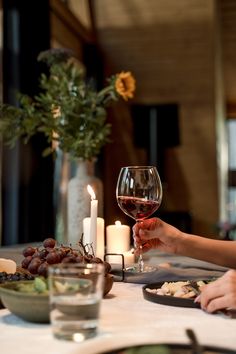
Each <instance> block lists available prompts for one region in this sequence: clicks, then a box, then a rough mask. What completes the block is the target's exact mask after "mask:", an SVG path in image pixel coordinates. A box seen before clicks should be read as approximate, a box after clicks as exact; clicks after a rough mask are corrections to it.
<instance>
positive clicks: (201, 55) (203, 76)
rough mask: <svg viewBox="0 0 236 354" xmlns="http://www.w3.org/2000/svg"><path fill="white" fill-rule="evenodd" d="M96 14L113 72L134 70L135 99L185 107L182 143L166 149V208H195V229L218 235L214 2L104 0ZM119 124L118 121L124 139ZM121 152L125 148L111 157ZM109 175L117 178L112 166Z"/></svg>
mask: <svg viewBox="0 0 236 354" xmlns="http://www.w3.org/2000/svg"><path fill="white" fill-rule="evenodd" d="M95 13H96V21H97V28H98V34H97V35H98V40H99V44H100V47H101V50H102V51H103V53H104V58H105V60H106V67H107V74H110V73H114V72H118V71H121V70H131V71H132V72H133V73H134V75H135V77H136V79H137V94H136V96H135V99H134V102H135V103H138V104H159V103H169V102H176V103H177V104H178V105H179V108H180V117H179V118H180V127H181V130H180V133H181V136H180V140H181V144H180V146H177V147H175V148H171V149H168V150H167V151H166V174H167V182H166V184H165V185H164V199H163V205H164V206H165V208H166V209H167V210H172V211H178V210H185V211H188V212H190V213H191V214H192V218H193V231H194V232H195V233H201V234H205V235H207V236H210V237H212V236H214V235H215V225H216V223H217V222H218V219H219V207H218V205H219V196H218V180H217V178H218V177H217V152H216V122H215V118H216V117H215V102H214V99H215V98H214V94H215V58H214V55H215V50H216V48H215V32H214V31H215V21H216V19H215V2H214V0H207V1H206V0H179V1H175V0H149V1H142V0H133V1H130V0H120V1H116V0H99V1H98V2H95ZM121 114H122V112H121ZM114 119H115V118H114ZM127 119H128V118H127ZM116 124H117V123H115V121H114V120H113V129H114V130H115V134H116V135H117V136H120V137H121V136H122V135H123V132H122V131H117V130H116ZM124 129H125V127H124ZM170 129H171V127H170ZM131 140H132V139H131ZM116 149H117V150H119V149H120V146H118V145H117V146H114V149H113V151H112V152H110V154H111V156H114V154H116ZM124 149H125V148H124V146H123V150H124ZM134 151H135V147H134ZM134 154H135V153H134ZM123 156H125V158H124V160H123V164H127V163H128V161H127V155H124V154H123ZM134 156H135V155H134ZM108 159H109V163H110V161H111V159H112V158H111V157H109V158H108ZM131 160H132V159H131ZM131 160H130V161H131ZM119 163H120V164H122V158H120V160H119ZM107 178H110V180H113V179H114V177H113V175H112V174H110V173H109V170H108V172H107ZM113 183H114V182H113ZM109 198H114V195H110V196H109Z"/></svg>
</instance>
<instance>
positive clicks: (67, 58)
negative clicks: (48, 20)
mask: <svg viewBox="0 0 236 354" xmlns="http://www.w3.org/2000/svg"><path fill="white" fill-rule="evenodd" d="M38 60H39V61H43V62H45V63H46V64H47V66H48V75H46V74H45V73H42V74H41V76H40V79H39V93H38V94H37V95H35V96H34V97H30V96H27V95H23V94H19V107H15V106H12V105H8V104H2V105H1V112H0V118H1V121H0V132H1V133H2V135H3V140H4V142H5V143H6V144H7V145H9V146H11V147H13V146H14V145H15V143H16V141H17V139H19V138H20V137H21V138H23V141H24V143H27V142H28V141H29V139H30V138H31V137H32V136H34V135H35V134H37V133H40V132H41V133H43V134H44V135H45V137H46V138H47V141H48V148H46V149H45V151H44V155H45V156H46V155H48V154H50V153H53V152H55V146H58V147H59V148H60V149H61V150H62V151H64V152H67V153H69V154H70V156H71V157H74V158H82V159H84V160H91V159H92V158H93V157H96V156H97V155H98V154H99V153H100V151H101V148H102V147H103V146H104V145H105V144H106V143H107V142H108V141H109V135H110V132H111V125H110V124H109V123H107V122H106V118H107V111H106V108H107V107H108V105H109V104H111V103H112V102H114V101H117V100H118V99H119V98H120V97H122V98H123V99H125V100H127V99H129V98H132V97H133V93H134V91H135V79H134V78H133V76H132V74H131V73H130V72H121V73H119V74H116V75H113V76H111V77H110V78H109V79H108V80H107V86H105V87H104V88H103V89H102V90H100V91H97V90H96V89H95V88H94V86H93V83H92V82H87V81H86V80H85V78H84V74H83V71H82V70H81V68H80V67H79V65H78V63H77V62H76V60H75V58H73V56H72V53H71V52H70V51H67V50H61V49H58V50H55V49H54V50H49V51H45V52H41V53H40V55H39V57H38Z"/></svg>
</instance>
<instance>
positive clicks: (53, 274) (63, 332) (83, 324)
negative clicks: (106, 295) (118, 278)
mask: <svg viewBox="0 0 236 354" xmlns="http://www.w3.org/2000/svg"><path fill="white" fill-rule="evenodd" d="M103 288H104V266H103V264H97V263H88V264H81V263H64V264H63V263H60V264H55V265H53V266H50V267H49V294H50V322H51V325H52V331H53V335H54V336H55V337H56V338H59V339H66V340H72V341H75V342H82V341H84V340H85V339H87V338H92V337H94V336H96V334H97V330H98V321H99V312H100V304H101V300H102V297H103Z"/></svg>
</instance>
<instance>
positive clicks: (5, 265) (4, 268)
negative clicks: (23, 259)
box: [0, 258, 16, 274]
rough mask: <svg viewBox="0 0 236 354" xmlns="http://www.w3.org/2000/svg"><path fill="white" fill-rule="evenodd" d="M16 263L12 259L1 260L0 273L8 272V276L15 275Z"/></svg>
mask: <svg viewBox="0 0 236 354" xmlns="http://www.w3.org/2000/svg"><path fill="white" fill-rule="evenodd" d="M15 271H16V262H14V261H13V260H12V259H7V258H0V272H6V273H8V274H10V273H15Z"/></svg>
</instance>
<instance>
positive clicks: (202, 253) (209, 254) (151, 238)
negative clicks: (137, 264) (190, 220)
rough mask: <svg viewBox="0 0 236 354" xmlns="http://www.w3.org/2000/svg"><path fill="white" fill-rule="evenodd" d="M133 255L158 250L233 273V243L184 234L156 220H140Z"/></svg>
mask: <svg viewBox="0 0 236 354" xmlns="http://www.w3.org/2000/svg"><path fill="white" fill-rule="evenodd" d="M133 231H134V238H135V241H136V243H137V246H142V249H141V251H140V249H139V247H137V250H136V253H139V252H147V251H148V250H150V249H152V248H157V249H159V250H161V251H164V252H168V253H175V254H179V255H182V256H188V257H192V258H196V259H199V260H202V261H207V262H211V263H215V264H218V265H221V266H225V267H230V268H235V269H236V241H222V240H215V239H209V238H205V237H202V236H197V235H192V234H187V233H184V232H182V231H180V230H179V229H177V228H175V227H174V226H172V225H169V224H167V223H165V222H164V221H162V220H161V219H158V218H151V219H147V220H143V221H142V222H139V223H137V224H135V226H134V227H133Z"/></svg>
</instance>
